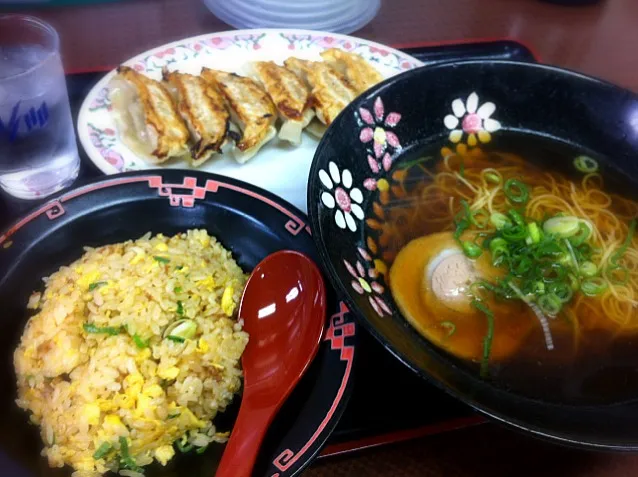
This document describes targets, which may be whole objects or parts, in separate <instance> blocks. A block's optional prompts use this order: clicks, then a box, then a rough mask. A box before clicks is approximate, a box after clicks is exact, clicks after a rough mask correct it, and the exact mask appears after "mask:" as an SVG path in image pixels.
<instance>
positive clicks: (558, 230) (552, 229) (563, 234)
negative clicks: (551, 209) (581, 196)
mask: <svg viewBox="0 0 638 477" xmlns="http://www.w3.org/2000/svg"><path fill="white" fill-rule="evenodd" d="M580 225H581V221H580V219H579V218H578V217H574V216H571V215H569V216H565V217H552V218H551V219H548V220H546V221H545V223H544V224H543V231H544V232H545V233H546V234H549V235H555V236H557V237H560V238H568V237H572V236H574V235H576V234H577V233H579V232H580Z"/></svg>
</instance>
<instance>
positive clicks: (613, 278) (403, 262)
mask: <svg viewBox="0 0 638 477" xmlns="http://www.w3.org/2000/svg"><path fill="white" fill-rule="evenodd" d="M516 142H517V143H518V144H523V145H524V144H525V143H524V142H523V141H522V140H519V141H516ZM524 150H525V153H524V154H517V153H515V152H518V151H515V149H514V148H509V149H507V148H503V149H501V151H502V152H493V151H492V152H484V151H481V150H480V149H474V150H473V151H472V152H471V153H469V154H465V155H464V156H463V157H461V156H459V155H456V154H453V153H452V152H451V151H447V153H446V151H445V150H444V151H442V153H440V154H438V155H437V156H433V157H426V158H424V159H421V160H414V158H409V157H408V158H405V159H404V160H401V161H397V164H396V168H395V170H393V171H392V172H393V173H392V178H393V179H392V181H393V184H392V187H391V188H390V189H389V191H388V192H387V193H385V197H383V196H382V197H381V203H380V204H375V205H373V208H374V209H375V210H374V211H372V214H374V215H375V216H376V217H377V218H379V220H376V219H375V220H373V221H370V220H369V221H368V224H369V228H368V231H367V232H368V234H370V236H372V235H374V236H375V237H376V240H377V241H378V243H379V244H380V248H381V250H382V253H383V256H384V258H385V259H386V263H387V264H389V265H390V270H389V274H388V277H387V278H388V281H389V286H390V289H391V292H392V295H393V297H394V300H395V302H396V305H397V306H398V308H399V309H400V311H401V312H402V314H403V315H404V317H405V318H406V319H407V320H408V321H409V322H410V323H411V324H412V325H413V326H414V328H416V329H417V330H418V331H419V333H421V334H422V335H423V336H424V337H425V338H427V340H429V341H430V342H431V343H433V344H435V345H437V346H438V347H439V348H442V349H443V350H445V351H446V352H447V353H449V354H450V355H452V356H453V357H454V358H456V359H461V360H463V361H464V362H465V363H466V364H469V365H470V372H476V373H477V374H480V376H481V377H482V378H483V379H486V380H490V381H492V382H493V383H495V384H496V385H497V386H500V387H504V388H506V389H507V390H509V391H510V392H515V393H518V394H523V395H525V396H527V397H531V398H542V399H545V400H552V401H559V402H562V403H581V404H588V403H589V404H591V403H601V402H618V401H620V400H626V399H630V398H636V397H638V237H637V235H638V234H637V233H636V218H637V217H638V202H636V200H635V196H632V195H631V188H629V187H627V185H626V184H623V182H622V181H620V180H618V177H619V176H615V175H613V174H612V173H611V172H609V171H607V172H606V171H605V169H604V168H603V162H600V163H599V161H597V160H594V159H592V158H591V157H588V156H582V155H581V156H579V155H577V153H576V152H574V151H570V150H568V149H567V148H565V147H564V146H561V147H560V148H559V147H556V146H552V145H550V144H546V143H538V142H534V145H533V146H532V145H531V144H530V145H528V146H525V147H524ZM512 151H514V152H512ZM411 159H412V160H411ZM370 225H373V226H374V227H370ZM375 225H376V226H375ZM472 368H473V370H472Z"/></svg>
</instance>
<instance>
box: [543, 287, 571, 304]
mask: <svg viewBox="0 0 638 477" xmlns="http://www.w3.org/2000/svg"><path fill="white" fill-rule="evenodd" d="M547 290H548V291H549V293H550V294H552V295H554V296H556V298H558V299H559V300H560V301H561V303H567V302H568V301H569V300H571V299H572V296H574V292H573V291H572V288H571V286H570V284H568V283H566V282H558V283H551V284H550V285H549V286H548V287H547Z"/></svg>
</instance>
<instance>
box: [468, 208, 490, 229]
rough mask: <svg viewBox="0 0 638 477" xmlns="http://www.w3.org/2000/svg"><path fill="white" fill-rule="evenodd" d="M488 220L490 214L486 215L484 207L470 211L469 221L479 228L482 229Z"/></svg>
mask: <svg viewBox="0 0 638 477" xmlns="http://www.w3.org/2000/svg"><path fill="white" fill-rule="evenodd" d="M489 221H490V216H489V215H488V213H487V211H486V210H485V209H479V210H477V211H475V212H472V219H471V222H472V223H473V224H474V225H476V226H477V227H478V228H479V229H484V228H485V227H486V226H487V224H488V222H489Z"/></svg>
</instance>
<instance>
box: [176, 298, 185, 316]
mask: <svg viewBox="0 0 638 477" xmlns="http://www.w3.org/2000/svg"><path fill="white" fill-rule="evenodd" d="M176 311H177V314H178V315H180V316H183V315H184V304H183V303H182V302H181V301H180V300H177V310H176Z"/></svg>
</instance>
